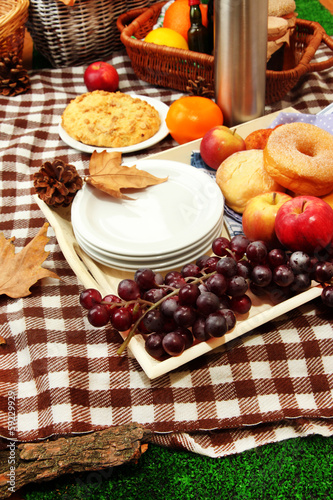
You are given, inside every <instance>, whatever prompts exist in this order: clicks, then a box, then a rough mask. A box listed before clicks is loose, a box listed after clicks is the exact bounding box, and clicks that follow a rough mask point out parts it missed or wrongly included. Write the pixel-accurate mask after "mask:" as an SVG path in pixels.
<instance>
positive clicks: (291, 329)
mask: <svg viewBox="0 0 333 500" xmlns="http://www.w3.org/2000/svg"><path fill="white" fill-rule="evenodd" d="M109 62H111V64H113V65H114V66H115V67H116V69H117V70H118V72H119V74H120V90H121V91H123V92H129V91H130V92H135V93H137V94H141V95H147V96H150V97H155V98H158V99H160V100H162V101H163V102H165V103H166V104H168V105H169V104H171V102H173V100H175V99H177V98H178V97H180V96H181V94H179V93H178V92H176V91H172V90H170V89H165V88H158V87H152V86H151V85H149V84H146V83H145V82H142V81H140V80H138V78H137V77H136V76H135V74H134V73H133V71H132V68H131V63H130V61H129V59H128V57H127V56H126V54H125V52H119V53H116V54H114V55H113V57H112V58H110V60H109ZM84 69H85V68H84V67H75V68H66V69H55V70H42V71H38V72H37V71H33V72H31V73H30V77H31V90H30V91H29V92H27V93H26V94H22V95H19V96H16V97H12V98H6V97H0V148H1V157H0V232H2V233H3V234H4V236H5V238H7V239H8V238H12V237H15V238H16V239H15V242H14V244H15V248H16V251H20V250H21V249H22V248H23V247H24V246H25V245H26V244H27V243H28V242H29V241H30V240H31V239H32V237H34V236H35V234H37V232H38V230H39V229H40V228H41V227H42V225H43V224H44V222H45V218H44V215H43V213H42V212H41V211H40V209H39V207H38V205H37V204H36V203H35V201H34V198H33V194H34V191H33V187H32V176H33V174H34V172H36V171H37V170H38V169H39V168H40V166H41V164H42V162H44V161H46V160H52V159H54V158H56V157H58V158H61V159H63V160H65V161H67V162H69V163H72V164H74V165H75V166H76V167H77V168H78V170H79V172H80V173H82V174H83V173H84V172H86V171H87V167H88V162H89V158H90V156H89V155H88V154H85V153H80V152H79V151H76V150H73V149H71V148H70V147H68V146H67V145H66V144H65V143H64V142H63V141H62V140H61V139H60V137H59V133H58V125H59V121H60V117H61V114H62V112H63V110H64V108H65V106H66V105H67V104H68V103H69V101H70V100H71V99H73V98H74V97H76V96H77V95H79V94H81V93H84V92H85V91H86V89H85V86H84V84H83V72H84ZM331 89H333V75H332V74H331V73H330V72H329V71H324V72H322V73H321V74H318V75H317V74H309V75H308V76H307V77H306V78H305V79H304V80H303V83H302V85H298V86H297V88H295V89H294V90H293V91H292V92H291V93H290V94H288V96H286V98H285V99H284V100H283V101H281V102H279V103H277V104H276V105H274V106H268V107H266V110H265V112H266V113H270V112H272V111H278V110H281V109H283V108H285V107H287V106H290V105H294V106H295V108H296V109H298V110H300V111H302V112H307V113H312V114H315V113H317V112H318V111H320V109H322V108H323V107H325V106H327V105H328V104H329V103H330V101H331V100H332V90H331ZM174 145H176V144H175V142H174V141H172V139H171V138H170V137H167V138H166V139H164V140H163V141H162V142H161V143H160V144H158V145H157V146H155V147H153V148H150V149H149V150H145V151H142V152H141V153H140V154H138V155H136V156H135V158H140V157H144V156H145V155H148V154H149V153H153V152H154V153H155V152H157V151H159V150H160V151H162V150H165V149H168V148H170V147H172V146H174ZM128 158H131V157H130V156H128V157H127V159H128ZM48 235H49V237H50V241H49V243H48V244H47V246H46V250H48V251H49V252H50V254H49V257H48V259H47V260H46V262H45V264H44V265H45V267H47V268H49V269H51V270H52V271H54V272H56V273H57V274H58V276H60V277H61V281H59V280H54V279H52V278H47V279H43V280H40V281H39V282H38V283H37V284H36V285H34V286H33V287H32V288H31V295H29V296H28V297H25V298H22V299H10V298H8V297H6V296H4V295H2V296H0V335H1V336H2V337H3V338H4V339H5V340H6V344H3V345H1V346H0V380H1V384H0V436H1V437H2V441H1V443H2V446H6V443H7V442H8V440H14V439H15V440H18V441H32V440H40V439H45V438H47V437H50V436H57V435H68V434H76V433H83V432H89V431H94V430H97V429H102V428H105V427H108V426H112V425H121V424H125V423H128V422H133V421H135V422H138V423H141V424H143V425H144V426H146V427H147V428H150V429H152V430H153V431H154V441H155V442H156V443H159V444H162V445H164V446H169V447H172V448H183V449H187V450H192V451H194V452H196V453H201V454H204V455H208V456H212V457H221V456H224V455H227V454H231V453H238V452H241V451H243V450H246V449H249V448H252V447H254V446H259V445H263V444H265V443H270V442H275V441H279V440H281V439H286V438H291V437H296V436H305V435H309V434H313V433H318V434H322V435H324V436H331V435H332V434H333V424H332V415H333V397H332V387H333V380H332V379H333V341H332V333H333V324H332V312H331V311H328V310H327V309H326V308H325V307H324V306H323V305H322V304H321V301H320V300H319V299H318V300H315V301H313V302H311V303H308V304H304V305H303V306H301V307H300V308H299V309H296V310H293V311H291V312H290V313H288V314H286V315H285V316H282V317H279V318H277V319H275V320H274V321H271V322H269V323H266V324H265V325H263V326H262V327H260V328H257V329H256V330H254V331H251V332H249V333H248V334H246V335H245V336H244V337H242V338H238V339H237V340H235V341H232V342H230V343H228V344H226V345H225V346H224V347H223V348H220V349H218V350H215V351H213V352H211V353H210V354H207V355H204V356H202V357H200V358H198V359H196V360H195V361H192V362H191V363H189V364H187V365H185V366H182V367H181V368H179V369H177V370H175V371H173V372H170V373H168V374H166V375H163V376H161V377H160V378H157V379H155V380H149V379H148V378H147V377H146V375H145V373H144V372H143V370H142V369H141V367H140V365H139V364H138V363H137V361H136V359H135V358H133V356H132V355H131V352H130V351H128V352H126V354H125V355H124V356H122V357H119V356H118V355H117V354H116V351H117V349H118V347H119V345H120V338H119V337H118V336H117V335H115V334H113V333H112V331H111V330H110V328H108V327H105V328H101V329H96V328H93V327H92V326H91V325H89V324H88V322H87V319H86V314H85V312H84V311H83V310H82V308H81V307H80V305H79V300H78V298H79V293H80V292H81V291H82V289H83V287H82V285H81V284H80V282H79V281H78V279H77V277H76V275H75V274H74V272H73V271H72V269H71V267H70V266H69V264H68V262H67V261H66V260H65V258H64V256H63V254H62V252H61V249H60V247H59V245H58V242H57V239H56V237H55V234H54V232H53V229H52V227H50V228H49V231H48ZM10 398H11V399H10ZM12 400H14V401H15V417H16V425H15V426H14V429H13V428H12V426H11V425H9V423H10V422H11V421H10V417H11V415H10V411H12V410H13V408H12V405H10V404H9V401H12ZM9 408H10V409H11V410H9Z"/></svg>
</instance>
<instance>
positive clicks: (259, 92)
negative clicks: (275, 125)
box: [214, 0, 268, 127]
mask: <svg viewBox="0 0 333 500" xmlns="http://www.w3.org/2000/svg"><path fill="white" fill-rule="evenodd" d="M214 4H215V5H214V31H215V44H214V71H215V75H214V78H215V100H216V102H217V104H218V106H219V107H220V108H221V110H222V112H223V115H224V124H225V125H227V126H229V127H231V126H233V125H237V124H239V123H243V122H246V121H249V120H252V119H254V118H258V117H259V116H262V115H263V114H264V109H265V86H266V59H267V57H266V54H267V19H268V0H215V2H214Z"/></svg>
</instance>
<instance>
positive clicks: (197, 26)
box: [187, 0, 209, 54]
mask: <svg viewBox="0 0 333 500" xmlns="http://www.w3.org/2000/svg"><path fill="white" fill-rule="evenodd" d="M188 4H189V6H190V21H191V27H190V29H189V30H188V32H187V35H188V47H189V49H190V50H194V51H195V52H203V53H205V54H209V36H208V29H207V28H206V26H204V25H203V24H202V16H201V10H200V0H188Z"/></svg>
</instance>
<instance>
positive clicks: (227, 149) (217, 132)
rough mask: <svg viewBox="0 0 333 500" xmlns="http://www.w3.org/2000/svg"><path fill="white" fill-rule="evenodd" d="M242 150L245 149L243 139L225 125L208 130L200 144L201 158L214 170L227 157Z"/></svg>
mask: <svg viewBox="0 0 333 500" xmlns="http://www.w3.org/2000/svg"><path fill="white" fill-rule="evenodd" d="M244 149H246V145H245V141H244V139H243V138H242V137H241V136H240V135H239V134H237V133H236V131H235V130H232V129H230V128H229V127H226V126H225V125H217V126H216V127H213V128H211V129H210V130H208V132H206V133H205V135H204V136H203V138H202V140H201V143H200V154H201V158H202V159H203V161H204V162H205V163H206V164H207V165H208V166H209V167H211V168H214V169H215V170H217V169H218V167H219V166H220V165H221V163H222V162H223V161H224V160H225V159H226V158H228V156H231V155H232V154H233V153H236V152H237V151H243V150H244Z"/></svg>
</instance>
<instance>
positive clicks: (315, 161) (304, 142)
mask: <svg viewBox="0 0 333 500" xmlns="http://www.w3.org/2000/svg"><path fill="white" fill-rule="evenodd" d="M264 168H265V170H266V172H267V173H268V174H269V175H270V176H271V177H272V178H273V179H274V180H275V181H276V182H278V183H279V184H281V186H283V187H285V188H286V189H289V190H290V191H293V192H294V193H296V194H298V195H311V196H324V195H325V194H328V193H330V192H331V191H332V190H333V135H332V134H330V133H329V132H326V131H325V130H322V129H321V128H319V127H317V126H316V125H312V124H309V123H302V122H295V123H286V124H284V125H281V127H278V128H276V129H275V130H274V131H273V132H272V133H271V135H270V136H269V139H268V141H267V144H266V147H265V149H264Z"/></svg>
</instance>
